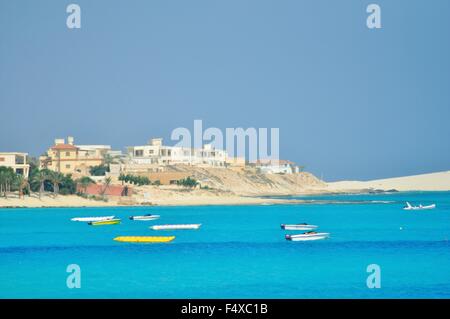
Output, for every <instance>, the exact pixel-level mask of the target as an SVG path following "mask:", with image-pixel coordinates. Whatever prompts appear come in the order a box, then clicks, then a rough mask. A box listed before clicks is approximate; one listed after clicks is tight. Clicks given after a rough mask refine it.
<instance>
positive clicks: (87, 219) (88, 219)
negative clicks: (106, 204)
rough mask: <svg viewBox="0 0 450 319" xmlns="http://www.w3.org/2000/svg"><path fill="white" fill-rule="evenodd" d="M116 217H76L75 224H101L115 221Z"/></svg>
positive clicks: (73, 219)
mask: <svg viewBox="0 0 450 319" xmlns="http://www.w3.org/2000/svg"><path fill="white" fill-rule="evenodd" d="M114 217H115V216H101V217H74V218H72V219H71V221H73V222H99V221H102V220H109V219H114Z"/></svg>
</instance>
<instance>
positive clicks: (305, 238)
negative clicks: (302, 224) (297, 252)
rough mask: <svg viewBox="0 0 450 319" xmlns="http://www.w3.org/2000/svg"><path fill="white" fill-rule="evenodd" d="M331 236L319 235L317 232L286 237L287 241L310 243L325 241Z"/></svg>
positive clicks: (326, 234)
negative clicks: (311, 241)
mask: <svg viewBox="0 0 450 319" xmlns="http://www.w3.org/2000/svg"><path fill="white" fill-rule="evenodd" d="M329 236H330V234H329V233H317V232H315V231H310V232H306V233H303V234H298V235H286V236H285V238H286V240H291V241H310V240H319V239H325V238H328V237H329Z"/></svg>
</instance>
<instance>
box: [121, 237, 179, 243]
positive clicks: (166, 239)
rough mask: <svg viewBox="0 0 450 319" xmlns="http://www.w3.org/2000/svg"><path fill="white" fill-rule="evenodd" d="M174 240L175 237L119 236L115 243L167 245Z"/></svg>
mask: <svg viewBox="0 0 450 319" xmlns="http://www.w3.org/2000/svg"><path fill="white" fill-rule="evenodd" d="M174 239H175V236H119V237H116V238H114V240H115V241H120V242H124V243H168V242H171V241H172V240H174Z"/></svg>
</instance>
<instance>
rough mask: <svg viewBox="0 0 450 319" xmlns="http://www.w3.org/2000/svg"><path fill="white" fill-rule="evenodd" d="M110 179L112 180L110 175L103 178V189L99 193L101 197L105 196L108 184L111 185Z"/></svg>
mask: <svg viewBox="0 0 450 319" xmlns="http://www.w3.org/2000/svg"><path fill="white" fill-rule="evenodd" d="M111 181H112V180H111V177H107V178H105V183H104V184H103V189H102V191H101V195H102V197H103V198H105V194H106V191H107V189H108V188H109V186H110V185H111Z"/></svg>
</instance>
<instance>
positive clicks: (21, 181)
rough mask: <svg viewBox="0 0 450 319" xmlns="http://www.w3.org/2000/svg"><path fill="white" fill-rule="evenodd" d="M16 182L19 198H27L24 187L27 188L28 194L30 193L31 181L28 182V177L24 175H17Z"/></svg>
mask: <svg viewBox="0 0 450 319" xmlns="http://www.w3.org/2000/svg"><path fill="white" fill-rule="evenodd" d="M15 183H16V185H17V188H18V190H19V198H25V196H24V192H23V190H24V189H27V190H28V194H30V183H29V182H28V178H26V177H24V176H23V175H17V176H16V180H15Z"/></svg>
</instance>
